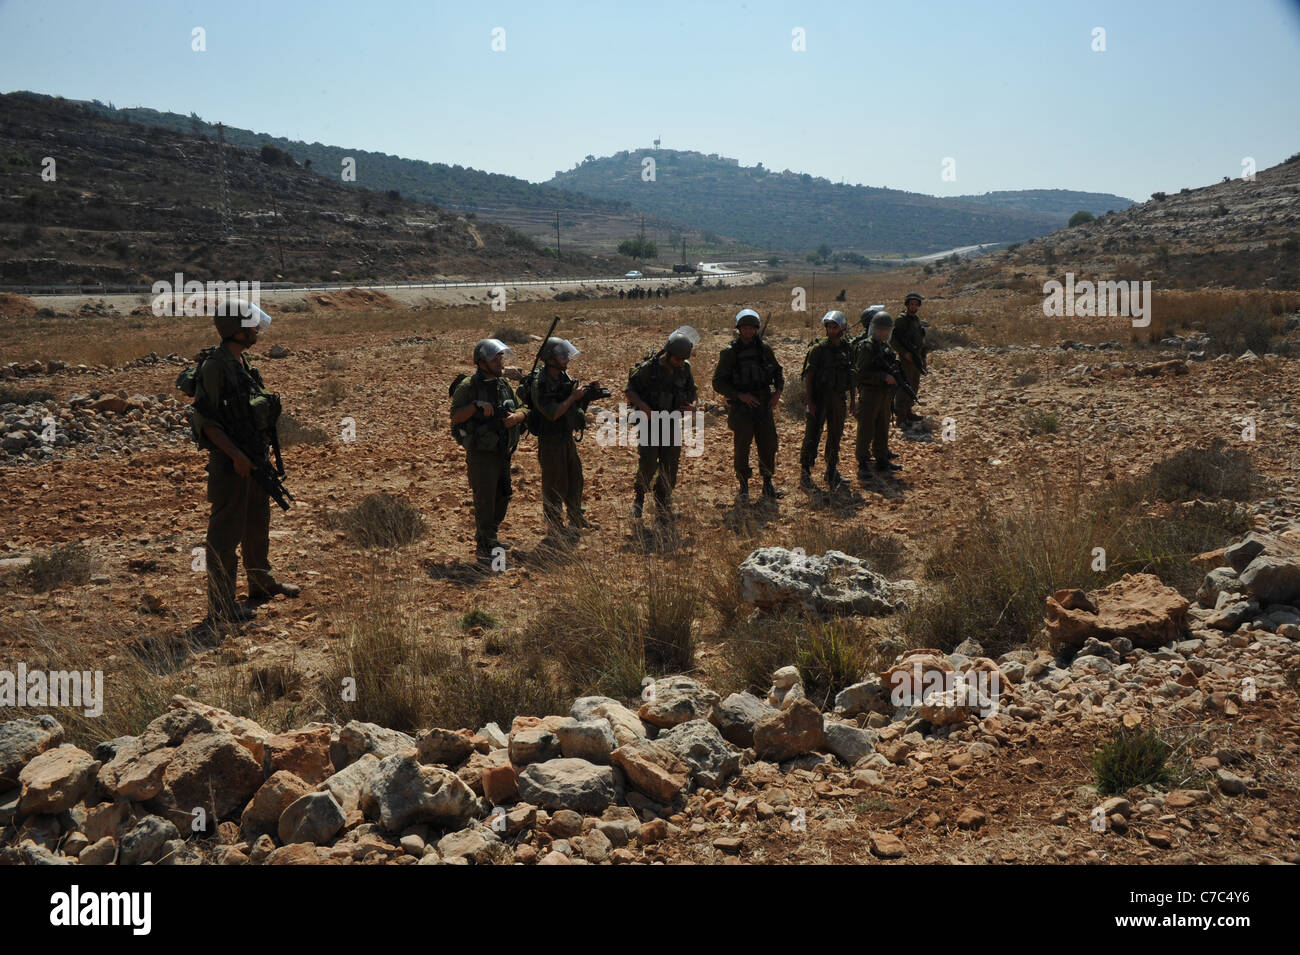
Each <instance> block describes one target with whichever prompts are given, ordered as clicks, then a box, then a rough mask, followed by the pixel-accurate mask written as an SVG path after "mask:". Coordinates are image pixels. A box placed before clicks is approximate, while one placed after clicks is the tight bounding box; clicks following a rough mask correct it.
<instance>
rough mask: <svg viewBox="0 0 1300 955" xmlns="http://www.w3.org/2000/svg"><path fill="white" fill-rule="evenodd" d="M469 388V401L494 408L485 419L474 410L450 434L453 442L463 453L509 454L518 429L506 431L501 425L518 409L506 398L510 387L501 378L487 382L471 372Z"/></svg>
mask: <svg viewBox="0 0 1300 955" xmlns="http://www.w3.org/2000/svg"><path fill="white" fill-rule="evenodd" d="M469 387H470V401H486V402H488V403H489V404H491V405H494V406H495V409H494V411H493V414H492V417H490V418H489V417H488V416H487V415H485V414H484V413H483V410H482V409H481V408H475V409H474V416H473V417H472V418H470V419H469V420H467V421H463V422H461V423H460V424H458V425H455V426H454V427H453V428H452V429H451V433H452V436H453V437H455V439H456V443H457V444H459V445H460V446H461V447H462V448H464V449H465V450H466V451H494V452H497V453H501V454H510V453H512V452H513V451H514V450H515V448H516V447H518V445H519V429H518V427H514V428H507V427H506V426H505V425H504V424H503V423H502V422H504V421H505V418H506V416H507V415H509V414H510V413H511V412H513V411H515V410H516V408H517V407H518V404H517V403H516V401H515V399H514V398H513V397H511V395H510V386H509V385H507V384H506V382H505V379H503V378H491V379H488V378H484V377H483V376H482V375H481V374H480V373H479V372H474V374H473V375H471V376H470V379H469Z"/></svg>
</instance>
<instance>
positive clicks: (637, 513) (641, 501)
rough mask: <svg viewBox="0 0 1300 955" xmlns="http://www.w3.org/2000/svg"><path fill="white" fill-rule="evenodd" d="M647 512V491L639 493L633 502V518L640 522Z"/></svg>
mask: <svg viewBox="0 0 1300 955" xmlns="http://www.w3.org/2000/svg"><path fill="white" fill-rule="evenodd" d="M644 511H645V491H637V492H636V497H635V498H634V499H633V500H632V516H633V517H635V518H637V519H638V520H639V519H640V517H641V514H642V513H643V512H644Z"/></svg>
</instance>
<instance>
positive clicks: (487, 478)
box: [449, 338, 524, 567]
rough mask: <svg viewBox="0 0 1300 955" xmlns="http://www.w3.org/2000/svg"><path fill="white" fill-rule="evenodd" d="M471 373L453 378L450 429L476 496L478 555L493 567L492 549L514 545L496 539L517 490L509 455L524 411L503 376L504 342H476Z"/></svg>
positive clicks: (508, 352)
mask: <svg viewBox="0 0 1300 955" xmlns="http://www.w3.org/2000/svg"><path fill="white" fill-rule="evenodd" d="M473 357H474V364H475V365H476V366H477V370H476V371H475V372H474V374H473V375H460V376H459V377H457V378H456V380H455V381H453V382H452V384H451V388H450V389H449V391H450V394H451V433H452V435H453V436H454V437H455V439H456V442H457V443H458V444H459V445H460V446H461V447H462V448H464V449H465V469H466V471H467V472H468V475H469V486H470V490H471V491H472V492H473V495H474V543H475V556H476V559H477V561H478V563H479V565H480V566H482V567H490V566H491V565H492V560H493V557H494V553H493V552H494V551H497V550H500V551H502V552H504V551H507V550H509V549H510V547H509V545H508V544H505V543H503V542H502V541H500V540H498V539H497V530H498V528H499V527H500V526H501V522H502V521H503V520H505V517H506V508H507V506H508V505H509V503H510V497H511V494H512V493H513V491H512V489H511V487H510V457H511V455H513V454H514V452H515V448H516V447H518V446H519V426H520V425H521V424H522V423H523V420H524V412H523V411H520V410H519V398H518V396H517V395H516V394H515V392H514V389H513V388H511V387H510V385H509V383H508V382H507V381H506V380H505V379H504V378H503V377H501V373H502V370H503V369H504V367H505V361H506V359H507V358H513V357H514V352H513V351H512V350H511V348H510V346H509V345H507V344H506V343H505V342H503V341H500V340H498V339H495V338H484V339H482V340H481V341H480V342H479V343H478V344H476V345H475V346H474V356H473Z"/></svg>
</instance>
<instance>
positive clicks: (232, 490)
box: [178, 301, 299, 623]
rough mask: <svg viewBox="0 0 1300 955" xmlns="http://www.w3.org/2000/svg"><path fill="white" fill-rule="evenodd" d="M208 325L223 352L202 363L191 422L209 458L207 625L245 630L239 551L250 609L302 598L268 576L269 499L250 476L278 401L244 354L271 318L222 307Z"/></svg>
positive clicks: (250, 612) (254, 310)
mask: <svg viewBox="0 0 1300 955" xmlns="http://www.w3.org/2000/svg"><path fill="white" fill-rule="evenodd" d="M241 316H247V322H248V324H246V323H245V322H246V320H245V318H243V317H241ZM253 319H256V321H253ZM213 324H214V325H215V326H216V328H217V331H218V333H220V335H221V345H220V347H218V348H213V349H210V350H208V351H206V352H205V353H204V356H203V357H202V358H201V359H200V361H199V365H198V367H197V370H196V371H195V374H194V405H193V413H192V419H191V422H192V426H193V430H194V433H195V435H196V437H198V439H199V447H200V448H203V449H205V450H207V452H208V465H207V471H208V502H209V503H210V504H211V505H212V512H211V514H210V516H209V517H208V534H207V541H206V544H207V550H206V556H205V561H206V563H207V571H208V620H209V621H210V622H213V623H216V622H219V621H224V622H229V623H242V622H244V621H247V620H252V619H253V618H254V617H256V616H257V612H256V611H255V610H254V609H253V608H251V607H248V606H245V605H242V604H239V603H237V602H236V600H235V571H236V566H237V565H236V563H235V548H236V546H238V547H239V548H240V550H241V552H242V554H243V559H244V572H245V573H246V574H247V575H248V599H249V601H250V602H254V603H256V602H260V601H264V600H269V599H271V597H273V596H274V595H276V594H283V595H284V596H286V597H297V596H298V592H299V591H298V588H297V587H296V586H295V585H293V584H282V583H280V582H279V581H277V580H276V579H275V578H274V577H273V576H272V575H271V562H270V557H269V553H270V529H271V500H270V497H269V495H268V494H267V492H266V491H265V490H264V489H263V488H262V486H261V485H260V484H259V483H258V482H257V481H256V480H254V478H253V476H252V470H253V467H254V466H255V465H257V464H259V463H261V462H266V461H267V460H268V459H267V450H268V447H269V446H270V445H271V443H272V440H273V434H274V430H275V427H276V419H277V418H278V417H279V415H280V399H279V398H278V397H277V396H275V395H273V394H271V393H270V392H268V391H267V390H266V387H265V386H264V385H263V384H262V376H261V374H260V373H259V372H258V370H257V369H256V368H255V367H253V366H252V365H250V364H249V363H248V359H247V358H246V357H244V352H245V350H247V349H248V348H250V347H251V346H253V345H255V344H257V336H258V333H259V332H262V331H265V330H266V329H267V328H269V327H270V325H271V317H270V316H269V315H267V314H266V313H265V312H263V311H262V310H261V309H260V308H258V307H257V306H255V305H252V304H250V303H247V302H242V301H241V302H225V303H222V304H221V305H219V306H218V307H217V309H216V315H215V316H214V318H213ZM178 384H179V382H178ZM276 447H277V448H278V447H279V445H278V444H277V445H276Z"/></svg>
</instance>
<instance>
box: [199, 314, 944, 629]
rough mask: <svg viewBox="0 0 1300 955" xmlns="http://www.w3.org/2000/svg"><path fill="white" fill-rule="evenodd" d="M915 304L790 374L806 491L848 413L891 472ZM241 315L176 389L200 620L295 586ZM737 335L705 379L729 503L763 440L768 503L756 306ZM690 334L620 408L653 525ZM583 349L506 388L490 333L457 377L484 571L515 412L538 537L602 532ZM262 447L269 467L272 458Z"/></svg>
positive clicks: (822, 346)
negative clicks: (589, 483) (188, 401)
mask: <svg viewBox="0 0 1300 955" xmlns="http://www.w3.org/2000/svg"><path fill="white" fill-rule="evenodd" d="M921 301H922V300H921V296H920V295H918V294H916V293H915V292H912V293H910V294H909V295H908V296H907V298H906V299H905V301H904V308H905V314H903V315H902V316H900V318H899V320H898V321H897V322H895V321H894V320H893V318H892V317H891V316H890V315H889V313H888V312H886V311H885V310H884V307H883V306H880V305H873V306H871V307H869V308H867V309H865V310H864V311H863V312H862V314H861V322H862V324H863V326H864V331H863V332H862V333H861V334H859V335H858V336H857V337H854V338H850V337H848V334H847V325H848V322H847V319H846V318H845V316H844V313H843V312H840V311H830V312H827V313H826V314H825V315H824V316H822V319H821V324H822V327H823V329H824V330H825V337H824V338H820V339H818V340H817V341H815V342H813V343H812V345H811V346H810V347H809V348H808V352H807V354H806V356H805V357H804V362H803V368H802V371H801V373H800V377H801V379H802V383H803V389H804V412H805V428H804V439H803V444H802V447H801V449H800V458H799V467H800V484H801V485H802V486H803V487H804V488H806V489H813V488H815V487H816V485H815V484H814V483H813V480H812V468H813V465H814V464H815V462H816V459H817V451H818V448H819V446H820V444H821V436H822V433H823V431H825V432H826V447H825V479H826V484H827V489H828V490H829V491H835V490H838V489H840V488H843V487H845V486H846V482H845V481H844V479H843V478H842V477H841V476H840V475H839V472H838V470H837V467H838V464H839V453H840V441H841V437H842V435H843V432H844V424H845V421H846V419H847V417H848V415H849V414H852V415H854V416H855V417H856V418H857V419H858V434H857V447H856V451H857V464H858V477H859V480H861V481H864V482H865V481H866V480H867V479H868V478H869V476H870V475H869V470H870V468H871V466H872V464H873V463H874V466H875V468H876V469H878V470H880V471H886V472H892V471H896V470H898V469H899V467H900V466H899V465H898V464H897V463H896V461H895V459H896V458H897V455H895V454H894V453H893V452H891V451H890V450H889V425H890V418H891V415H892V416H893V417H894V418H895V420H897V422H898V423H899V425H900V427H903V428H906V427H908V426H909V425H910V424H912V423H914V422H915V421H917V420H919V417H918V416H917V415H916V414H914V413H913V411H912V404H913V400H914V396H915V394H916V390H917V388H918V386H919V384H920V379H921V375H922V374H924V373H925V371H926V363H925V357H926V349H925V328H924V325H923V324H922V323H921V320H920V318H919V316H918V314H917V313H918V310H919V308H920V306H921ZM241 312H242V314H241V313H235V312H232V313H231V314H225V311H224V309H218V310H217V311H216V315H215V317H214V324H215V325H216V328H217V330H218V332H219V333H220V335H221V344H220V346H217V347H213V348H210V349H205V351H204V352H203V353H202V354H201V355H200V359H199V361H198V363H197V364H196V365H195V366H194V367H192V368H191V369H188V370H187V372H185V373H183V374H182V378H181V379H178V381H177V384H178V386H182V379H186V384H185V386H184V387H187V391H188V393H190V394H193V395H194V397H195V401H194V405H193V415H192V426H193V429H194V434H195V437H196V439H197V441H198V443H199V445H200V447H201V448H204V449H205V450H207V451H208V464H207V472H208V502H209V503H210V504H211V505H212V510H211V513H210V516H209V520H208V532H207V538H206V550H205V560H206V570H207V578H208V609H209V620H210V621H217V620H226V621H234V622H243V621H245V620H249V619H252V618H253V617H255V616H256V610H255V609H254V607H253V606H252V605H255V604H256V603H258V602H261V601H265V600H269V599H271V598H273V597H275V596H276V595H284V596H286V597H296V596H298V593H299V589H298V587H297V586H295V585H293V584H288V583H283V582H281V581H278V580H276V578H275V577H274V576H273V575H272V573H271V568H270V561H269V555H268V550H269V547H268V538H269V529H270V501H271V499H272V496H274V497H275V498H276V500H277V503H280V504H281V506H282V507H287V506H288V505H287V502H285V501H284V499H283V488H282V486H281V485H279V482H278V478H277V476H276V475H277V474H283V468H282V467H281V466H280V465H279V446H278V443H277V442H276V437H275V435H276V419H277V418H278V416H279V410H280V403H279V400H278V398H277V397H276V396H275V395H273V394H271V393H270V392H268V391H267V390H266V388H265V386H264V385H263V382H262V378H261V375H260V374H259V373H258V371H257V369H256V368H254V367H253V366H252V365H250V364H249V362H248V359H247V357H246V356H245V354H244V352H245V351H246V350H247V349H248V348H249V347H251V346H252V345H254V344H256V342H257V338H258V333H259V332H260V331H264V330H265V329H266V328H267V327H268V326H269V325H270V322H271V319H270V317H269V316H268V315H266V313H265V312H263V311H261V310H260V309H258V308H256V307H255V306H248V305H247V303H242V308H241ZM250 315H251V316H254V318H255V319H256V320H254V319H253V318H249V316H250ZM734 329H735V338H734V339H733V340H732V341H731V343H730V344H728V345H727V346H726V347H725V348H724V349H723V350H722V354H721V355H720V356H719V359H718V363H717V366H716V369H715V370H714V374H713V388H714V390H715V391H717V392H718V394H719V395H721V396H723V397H724V398H725V399H726V401H727V426H728V428H729V429H730V430H731V432H732V435H733V442H734V444H733V463H734V466H735V473H736V477H737V479H738V480H739V483H740V493H739V497H740V500H741V501H742V502H747V501H748V499H749V479H750V477H751V476H752V473H753V471H752V469H751V468H750V450H751V447H753V446H754V445H757V450H758V465H759V473H760V475H761V476H762V479H763V490H762V496H763V498H765V499H770V500H775V499H777V498H780V497H782V496H783V492H781V491H779V490H778V489H777V488H776V485H775V484H774V482H773V478H774V477H775V474H776V451H777V442H778V439H777V430H776V420H775V412H776V409H777V406H778V405H779V403H780V401H781V397H782V393H783V392H784V390H785V375H784V372H783V370H782V368H781V364H780V362H779V361H777V358H776V355H775V353H774V352H773V350H772V348H771V346H770V345H768V344H767V342H765V341H764V340H763V336H762V331H763V329H762V323H761V321H760V318H759V315H758V313H757V312H756V311H754V310H753V309H749V308H746V309H742V310H741V311H740V312H738V313H737V314H736V316H735V320H734ZM698 343H699V334H698V333H697V332H695V330H694V329H692V328H689V327H683V328H679V329H678V330H676V331H675V332H673V333H672V334H671V335H669V336H668V340H667V342H665V344H664V346H663V347H662V348H660V349H659V350H658V351H657V352H655V353H654V354H653V355H650V356H647V357H646V358H645V359H643V360H642V361H640V362H638V363H637V364H636V365H635V366H634V367H633V368H632V370H631V372H630V374H629V375H628V381H627V386H626V388H625V389H624V394H625V395H626V398H627V403H628V404H629V405H630V406H631V407H632V408H634V409H635V410H636V411H638V412H640V413H641V414H642V415H644V417H645V424H646V426H644V427H642V428H640V429H639V430H638V440H637V455H638V463H637V471H636V480H635V483H634V493H635V497H634V504H633V515H634V517H636V518H638V519H640V518H641V517H642V514H643V511H644V505H645V498H646V494H647V493H653V496H654V501H655V504H656V518H657V519H658V520H659V521H660V522H663V523H671V522H672V521H673V520H674V514H673V510H672V494H673V489H674V487H675V486H676V484H677V474H678V467H679V465H680V462H681V456H682V440H681V435H682V429H681V416H683V415H689V414H691V413H693V412H695V411H696V409H697V404H698V400H699V395H698V392H697V389H696V385H695V379H694V376H693V375H692V373H691V366H690V361H689V359H690V357H691V354H692V352H693V350H694V349H695V347H696V345H698ZM578 354H579V352H578V349H577V348H575V347H574V346H573V344H572V343H570V342H568V341H566V340H564V339H561V338H554V337H547V338H546V339H545V340H544V342H543V343H542V347H541V349H540V351H539V353H538V364H539V365H540V367H539V368H535V370H534V372H533V373H530V374H529V375H528V376H527V377H525V378H524V380H523V382H522V383H521V386H520V390H519V392H516V390H515V389H514V388H512V387H511V385H510V383H509V381H508V380H507V379H506V377H505V361H506V359H508V358H511V357H513V352H512V351H511V349H510V347H509V346H508V345H506V344H505V343H504V342H501V341H499V340H498V339H495V338H486V339H483V340H482V341H480V342H478V343H477V344H476V345H475V346H474V352H473V360H474V365H475V371H474V373H473V374H472V375H468V376H466V375H462V376H461V377H460V378H459V379H458V380H457V381H456V382H454V383H453V385H452V388H451V389H450V390H449V394H450V397H451V412H450V418H451V427H452V433H453V435H454V436H455V437H456V439H457V441H458V443H460V445H461V446H462V447H463V448H464V449H465V462H466V469H467V472H468V475H469V485H470V489H471V492H472V496H473V504H474V524H475V534H474V537H475V556H476V560H477V562H478V563H479V564H480V565H481V566H492V565H494V563H495V561H496V560H498V559H499V558H500V555H502V554H503V553H504V552H506V551H509V550H510V545H509V544H507V543H505V542H503V541H501V540H500V539H499V538H498V536H497V533H498V530H499V528H500V525H501V523H502V521H503V520H504V519H505V516H506V510H507V507H508V506H509V502H510V498H511V495H512V488H511V482H510V465H511V457H512V455H513V454H514V452H515V450H516V448H517V447H518V443H519V436H520V431H521V426H522V425H523V424H524V423H525V421H527V422H528V425H529V427H528V430H530V431H531V432H533V433H534V434H536V436H537V460H538V467H539V469H540V471H541V485H542V511H543V515H544V517H545V521H546V525H547V536H546V542H547V543H548V544H550V545H555V546H560V545H563V544H564V543H565V542H571V541H573V540H575V539H576V538H577V537H579V536H580V535H581V533H582V532H583V531H585V530H595V529H598V525H597V524H596V523H595V522H594V521H592V520H591V519H590V518H589V517H587V516H586V514H585V512H584V507H583V470H582V460H581V458H580V456H579V453H578V441H579V440H580V438H581V435H582V432H583V429H584V427H585V425H586V409H587V405H588V404H589V403H590V401H591V399H592V398H593V397H597V396H604V395H607V394H608V392H606V391H604V390H603V389H602V388H601V386H600V382H598V381H593V382H589V383H587V384H583V383H581V382H579V381H577V380H576V379H574V378H572V377H570V375H569V373H568V368H569V363H570V361H571V360H572V359H574V358H575V357H577V355H578ZM905 386H906V387H905ZM909 392H910V394H909ZM272 449H274V451H275V457H276V469H275V470H274V471H273V470H272V469H271V467H270V465H269V460H270V459H269V451H271V450H272ZM566 514H567V517H568V523H567V524H566V523H565V516H566ZM237 547H238V548H239V549H240V551H241V552H242V556H243V560H244V568H245V571H246V573H247V574H248V583H249V600H248V602H246V603H239V602H237V601H236V598H235V583H236V579H235V572H236V567H237V564H236V554H235V551H236V548H237Z"/></svg>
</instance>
